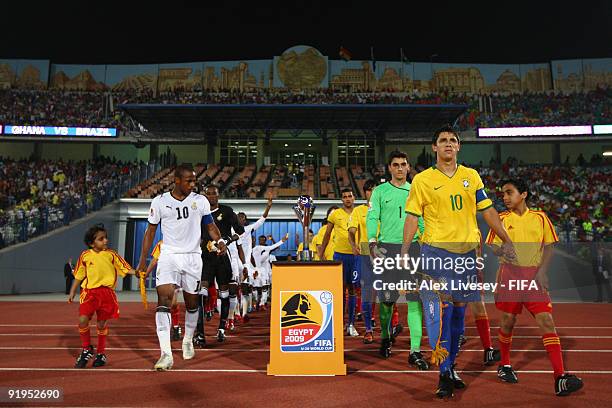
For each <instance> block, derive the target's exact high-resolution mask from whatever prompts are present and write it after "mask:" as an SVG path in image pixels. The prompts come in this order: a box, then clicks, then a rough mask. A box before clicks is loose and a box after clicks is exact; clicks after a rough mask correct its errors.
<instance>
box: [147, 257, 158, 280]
mask: <svg viewBox="0 0 612 408" xmlns="http://www.w3.org/2000/svg"><path fill="white" fill-rule="evenodd" d="M156 266H157V258H153V259H152V260H151V263H149V266H147V271H146V272H145V278H146V277H147V276H149V274H150V273H151V272H152V271H153V269H154V268H155V267H156Z"/></svg>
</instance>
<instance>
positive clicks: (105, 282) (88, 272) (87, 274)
mask: <svg viewBox="0 0 612 408" xmlns="http://www.w3.org/2000/svg"><path fill="white" fill-rule="evenodd" d="M131 269H132V267H131V266H130V264H129V263H127V261H126V260H125V259H123V258H122V257H121V256H120V255H119V254H118V253H117V252H115V251H113V250H112V249H106V250H104V251H100V252H96V251H94V250H93V249H88V250H85V251H83V252H82V253H81V256H79V260H78V262H77V264H76V266H75V268H74V277H75V279H78V280H80V281H82V282H81V287H82V288H83V289H93V288H99V287H101V286H106V287H109V288H111V289H114V288H115V284H116V283H117V274H119V275H121V276H125V275H127V274H128V273H129V272H130V270H131Z"/></svg>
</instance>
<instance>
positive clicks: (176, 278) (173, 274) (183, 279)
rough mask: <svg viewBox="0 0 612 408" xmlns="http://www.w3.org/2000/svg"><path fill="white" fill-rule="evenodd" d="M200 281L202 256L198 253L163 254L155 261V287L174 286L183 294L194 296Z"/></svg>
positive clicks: (198, 289) (198, 288)
mask: <svg viewBox="0 0 612 408" xmlns="http://www.w3.org/2000/svg"><path fill="white" fill-rule="evenodd" d="M201 279H202V256H201V255H200V254H198V253H190V254H168V253H166V254H164V253H163V252H162V253H161V255H160V256H159V260H158V261H157V272H156V276H155V286H161V285H168V284H172V285H176V286H177V287H179V288H181V289H183V291H184V292H187V293H191V294H196V293H198V292H199V291H200V281H201Z"/></svg>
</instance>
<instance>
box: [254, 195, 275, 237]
mask: <svg viewBox="0 0 612 408" xmlns="http://www.w3.org/2000/svg"><path fill="white" fill-rule="evenodd" d="M270 208H272V192H269V193H268V202H267V203H266V209H265V210H264V213H263V214H262V216H261V218H260V219H258V220H257V221H256V222H255V225H254V226H253V230H256V229H257V228H259V227H261V226H262V225H263V223H264V222H265V221H266V218H268V214H269V213H270ZM258 223H260V224H258Z"/></svg>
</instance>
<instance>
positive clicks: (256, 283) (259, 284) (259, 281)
mask: <svg viewBox="0 0 612 408" xmlns="http://www.w3.org/2000/svg"><path fill="white" fill-rule="evenodd" d="M255 271H257V277H256V278H255V277H253V279H252V281H251V282H253V286H254V287H256V288H261V287H262V286H263V285H264V283H263V282H264V280H263V278H264V277H263V276H262V275H261V272H259V270H258V269H255V268H253V273H255Z"/></svg>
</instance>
